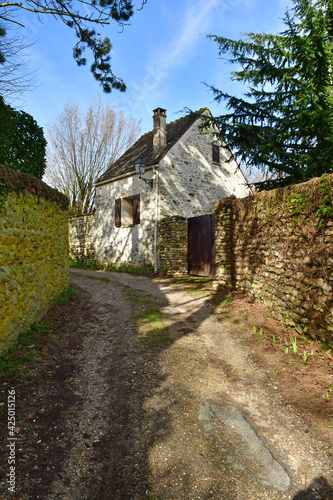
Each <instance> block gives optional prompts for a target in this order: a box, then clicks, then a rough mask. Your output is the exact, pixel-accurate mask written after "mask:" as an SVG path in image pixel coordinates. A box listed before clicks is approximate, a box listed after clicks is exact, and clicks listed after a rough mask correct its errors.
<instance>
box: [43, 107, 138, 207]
mask: <svg viewBox="0 0 333 500" xmlns="http://www.w3.org/2000/svg"><path fill="white" fill-rule="evenodd" d="M139 132H140V128H139V123H138V122H136V121H135V120H134V119H132V118H129V119H127V118H125V116H124V115H123V113H122V111H117V110H116V109H115V108H114V107H111V106H108V105H104V104H103V103H102V101H101V99H100V98H98V99H95V100H94V102H93V104H92V105H91V106H90V107H89V108H88V110H87V113H86V114H85V115H82V114H80V112H79V108H78V106H77V105H75V104H72V105H70V104H66V105H65V108H64V110H63V112H62V113H61V115H60V116H59V118H58V119H57V120H56V122H55V123H54V124H53V125H51V126H49V127H48V149H47V168H46V172H45V181H46V182H47V183H48V184H50V185H51V186H53V187H56V188H57V189H58V190H59V191H60V192H62V193H64V194H65V195H66V196H67V197H68V198H69V200H70V210H71V213H72V214H82V213H89V212H91V211H92V210H93V208H94V199H95V190H94V183H95V181H96V180H97V179H98V177H100V175H101V174H102V173H103V172H105V170H107V168H108V167H109V166H110V165H111V164H113V163H114V162H115V161H116V159H117V158H119V156H121V155H122V154H123V153H124V152H125V151H126V150H127V149H128V148H129V147H130V146H131V145H132V144H133V142H134V141H135V140H136V139H137V138H138V135H139Z"/></svg>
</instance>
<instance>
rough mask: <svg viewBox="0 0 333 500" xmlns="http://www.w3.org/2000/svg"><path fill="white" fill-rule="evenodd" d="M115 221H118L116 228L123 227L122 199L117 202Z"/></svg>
mask: <svg viewBox="0 0 333 500" xmlns="http://www.w3.org/2000/svg"><path fill="white" fill-rule="evenodd" d="M115 220H116V226H117V227H120V226H121V199H120V198H119V199H118V200H116V201H115Z"/></svg>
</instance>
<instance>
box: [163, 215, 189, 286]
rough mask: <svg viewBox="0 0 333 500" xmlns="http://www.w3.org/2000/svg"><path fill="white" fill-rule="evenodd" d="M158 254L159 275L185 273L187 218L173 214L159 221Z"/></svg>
mask: <svg viewBox="0 0 333 500" xmlns="http://www.w3.org/2000/svg"><path fill="white" fill-rule="evenodd" d="M158 254H159V270H160V275H161V276H177V275H181V274H186V273H187V219H185V218H184V217H179V216H174V217H166V218H165V219H163V220H162V221H161V222H160V227H159V242H158Z"/></svg>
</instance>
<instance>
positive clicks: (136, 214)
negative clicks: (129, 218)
mask: <svg viewBox="0 0 333 500" xmlns="http://www.w3.org/2000/svg"><path fill="white" fill-rule="evenodd" d="M133 224H140V195H139V194H136V195H135V196H133Z"/></svg>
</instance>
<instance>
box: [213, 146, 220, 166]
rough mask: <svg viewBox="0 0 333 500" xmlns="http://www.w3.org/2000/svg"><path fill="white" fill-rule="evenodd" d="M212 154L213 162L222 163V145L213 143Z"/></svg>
mask: <svg viewBox="0 0 333 500" xmlns="http://www.w3.org/2000/svg"><path fill="white" fill-rule="evenodd" d="M212 154H213V162H214V163H220V146H219V145H218V144H212Z"/></svg>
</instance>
